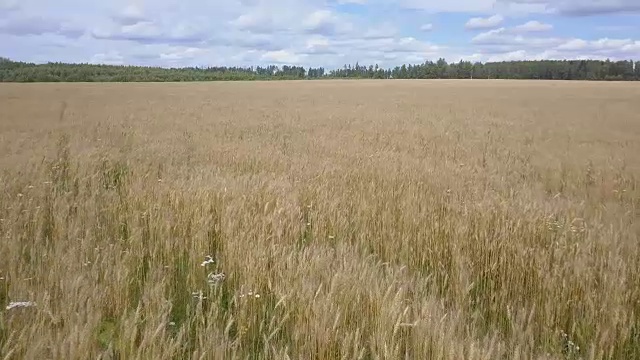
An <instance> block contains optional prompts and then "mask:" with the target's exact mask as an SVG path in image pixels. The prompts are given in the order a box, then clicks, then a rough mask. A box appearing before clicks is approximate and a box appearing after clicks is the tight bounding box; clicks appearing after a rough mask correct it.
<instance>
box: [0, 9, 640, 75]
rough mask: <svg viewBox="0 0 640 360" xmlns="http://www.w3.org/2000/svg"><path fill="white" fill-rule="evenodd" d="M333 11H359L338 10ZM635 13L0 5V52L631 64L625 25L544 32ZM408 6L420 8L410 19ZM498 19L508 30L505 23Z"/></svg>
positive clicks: (248, 61)
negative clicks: (451, 17)
mask: <svg viewBox="0 0 640 360" xmlns="http://www.w3.org/2000/svg"><path fill="white" fill-rule="evenodd" d="M339 4H351V5H350V6H349V7H347V8H346V9H349V10H351V9H353V8H354V6H355V7H356V8H360V9H361V10H363V11H344V9H345V7H343V6H340V5H339ZM636 4H638V0H632V1H630V0H600V1H595V0H591V1H588V0H587V1H578V0H558V1H551V0H450V1H439V2H438V1H425V0H329V1H327V0H229V1H228V2H225V3H224V6H220V2H218V1H213V2H205V1H203V0H180V1H177V0H157V1H154V2H151V1H144V0H115V1H113V2H99V3H95V2H94V3H79V2H77V0H58V1H56V2H52V1H47V0H29V1H19V0H0V53H1V54H2V55H3V56H9V57H14V58H16V59H17V60H26V61H48V60H51V61H72V62H77V61H89V60H91V61H93V62H100V61H105V62H110V63H127V64H143V65H158V66H192V65H232V66H236V65H239V66H249V65H265V64H267V63H279V64H285V63H289V64H299V65H303V66H309V65H313V66H325V67H327V68H331V67H341V66H342V65H343V64H345V63H352V64H353V63H355V62H356V61H358V62H360V64H370V63H376V62H377V63H379V64H380V65H382V66H396V65H400V64H402V63H403V62H422V61H425V60H437V59H438V58H439V57H445V58H447V59H448V60H450V61H457V60H459V59H464V60H471V61H480V60H482V61H486V60H488V59H515V58H518V57H521V58H523V59H534V58H553V57H559V58H579V57H586V56H594V57H597V58H606V57H611V58H612V59H615V58H640V53H639V51H638V46H639V45H638V41H637V40H636V39H633V36H631V34H633V32H632V31H629V30H628V27H627V28H625V29H627V30H626V33H625V32H622V30H620V32H619V33H617V34H616V33H602V35H607V36H609V38H604V36H599V37H603V39H598V37H587V36H584V38H582V36H581V32H580V29H575V32H573V33H571V29H570V28H569V27H563V29H562V32H560V31H559V30H558V31H554V29H553V26H552V25H551V24H557V20H560V21H562V20H561V19H562V16H577V15H583V16H584V15H597V14H600V13H606V14H610V15H608V16H610V17H602V19H603V21H598V23H599V24H600V26H601V27H604V26H609V29H613V27H620V28H621V27H622V26H624V25H625V22H620V23H618V22H616V19H617V18H616V16H617V17H619V16H620V15H611V14H619V13H633V12H634V11H635V10H634V9H635V8H636V7H637V6H636ZM408 8H411V9H419V10H420V11H417V12H416V11H414V12H411V13H409V12H407V11H405V10H406V9H408ZM9 9H10V10H11V11H9ZM71 9H72V10H73V11H70V10H71ZM440 12H460V13H464V14H465V15H464V16H467V17H471V16H472V15H473V16H474V19H471V20H469V22H468V24H467V26H466V27H467V28H468V29H473V30H482V31H481V33H479V34H473V35H476V36H471V35H469V34H465V35H462V36H460V34H459V32H458V31H452V26H456V25H455V24H451V23H450V22H445V21H440V20H441V19H442V18H439V16H442V15H440V14H439V13H440ZM429 13H430V14H429ZM533 13H546V14H547V16H546V17H544V20H545V21H544V22H545V23H543V22H541V21H536V20H533V19H534V18H536V17H533V16H531V14H533ZM371 14H374V15H375V16H373V17H372V16H370V15H371ZM379 14H382V15H383V18H384V19H385V20H384V21H383V22H382V23H381V22H380V21H379V16H377V15H379ZM495 14H499V15H495ZM521 15H527V17H526V18H518V17H519V16H521ZM505 18H509V19H510V20H513V21H515V22H516V24H514V25H511V24H509V26H507V25H505V23H506V20H505ZM518 19H519V20H518ZM539 19H540V20H542V18H539ZM575 21H576V22H578V23H579V22H580V21H582V20H581V19H576V20H575ZM432 22H433V24H437V28H438V34H437V35H438V37H437V38H438V39H443V40H439V41H441V43H438V44H436V43H431V42H428V41H424V39H425V38H427V37H431V36H429V34H428V32H429V31H432V30H433V29H434V26H433V24H432ZM628 26H630V25H628ZM602 29H604V28H602ZM602 29H601V30H600V31H602ZM543 31H545V32H546V33H542V32H543ZM611 31H613V30H611ZM83 34H85V35H83ZM627 37H630V39H626V40H624V39H625V38H627ZM434 38H436V37H435V36H434ZM620 38H621V39H620ZM72 40H73V41H72ZM449 44H450V45H449ZM447 45H449V46H447Z"/></svg>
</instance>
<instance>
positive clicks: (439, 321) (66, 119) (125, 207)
mask: <svg viewBox="0 0 640 360" xmlns="http://www.w3.org/2000/svg"><path fill="white" fill-rule="evenodd" d="M639 155H640V86H639V85H637V84H622V83H588V82H579V83H578V82H534V81H488V80H487V81H484V80H483V81H476V80H474V81H329V80H327V81H307V82H285V81H283V82H242V83H240V82H238V83H198V84H189V83H182V84H177V83H176V84H0V306H1V308H0V359H639V358H640V277H639V275H638V271H639V270H640V243H639V240H640V188H639V185H640V184H639V181H640V156H639Z"/></svg>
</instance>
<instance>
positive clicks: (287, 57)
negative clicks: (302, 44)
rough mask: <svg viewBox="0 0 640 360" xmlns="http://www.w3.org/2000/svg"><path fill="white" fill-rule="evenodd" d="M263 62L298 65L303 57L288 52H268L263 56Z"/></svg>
mask: <svg viewBox="0 0 640 360" xmlns="http://www.w3.org/2000/svg"><path fill="white" fill-rule="evenodd" d="M262 60H265V61H268V62H274V63H280V64H297V63H299V62H300V60H301V56H300V55H297V54H294V53H292V52H290V51H288V50H278V51H267V52H266V53H264V54H263V55H262Z"/></svg>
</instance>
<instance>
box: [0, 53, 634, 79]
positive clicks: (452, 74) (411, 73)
mask: <svg viewBox="0 0 640 360" xmlns="http://www.w3.org/2000/svg"><path fill="white" fill-rule="evenodd" d="M338 78H340V79H342V78H343V79H474V78H476V79H540V80H610V81H632V80H636V81H637V80H640V61H637V62H635V63H634V61H633V60H625V61H610V60H606V61H601V60H539V61H508V62H489V63H480V62H476V63H472V62H469V61H460V62H458V63H455V62H454V63H448V62H447V61H446V60H445V59H439V60H438V61H436V62H433V61H426V62H425V63H422V64H415V65H411V64H410V65H402V66H396V67H395V68H382V67H380V66H378V65H377V64H376V65H368V66H366V65H360V64H359V63H356V64H355V65H351V64H348V65H344V66H343V67H342V68H340V69H332V70H326V69H325V68H323V67H318V68H313V67H310V68H304V67H300V66H289V65H282V66H277V65H270V66H256V67H253V66H252V67H224V66H216V67H185V68H162V67H148V66H125V65H94V64H67V63H57V62H56V63H53V62H50V63H47V64H34V63H26V62H19V61H12V60H10V59H6V58H0V82H179V81H218V80H226V81H229V80H231V81H234V80H298V79H299V80H302V79H338Z"/></svg>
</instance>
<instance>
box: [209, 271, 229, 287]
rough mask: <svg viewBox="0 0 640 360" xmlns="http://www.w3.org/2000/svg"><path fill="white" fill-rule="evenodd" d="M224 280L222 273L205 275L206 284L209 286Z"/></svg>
mask: <svg viewBox="0 0 640 360" xmlns="http://www.w3.org/2000/svg"><path fill="white" fill-rule="evenodd" d="M224 278H225V275H224V273H219V274H214V273H209V275H207V282H208V283H209V285H211V286H213V285H217V284H219V283H221V282H222V281H223V280H224Z"/></svg>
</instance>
